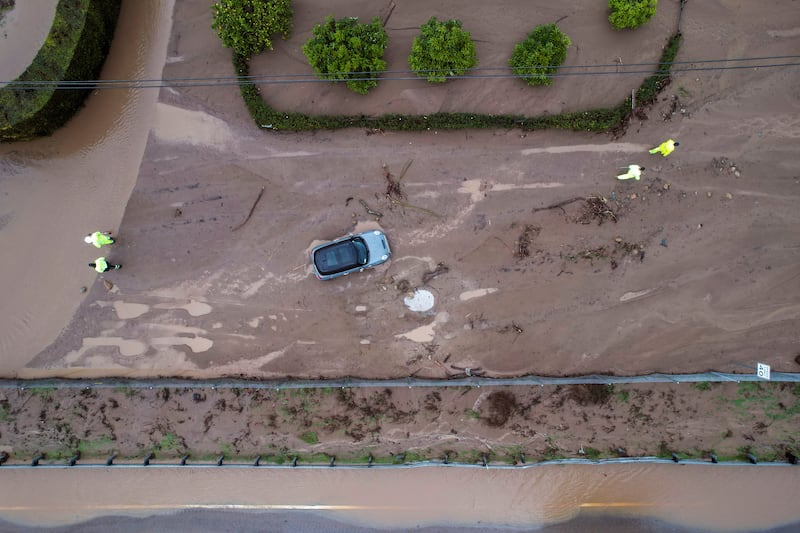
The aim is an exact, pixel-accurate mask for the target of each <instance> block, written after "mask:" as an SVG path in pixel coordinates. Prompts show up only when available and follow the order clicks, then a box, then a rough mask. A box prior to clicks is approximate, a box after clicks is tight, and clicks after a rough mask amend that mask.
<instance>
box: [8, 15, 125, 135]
mask: <svg viewBox="0 0 800 533" xmlns="http://www.w3.org/2000/svg"><path fill="white" fill-rule="evenodd" d="M120 4H121V0H60V1H59V3H58V6H57V7H56V12H55V17H54V19H53V26H52V27H51V28H50V33H49V34H48V36H47V38H46V39H45V42H44V44H43V45H42V48H41V49H40V50H39V53H38V54H37V55H36V58H34V60H33V62H32V63H31V65H30V66H29V67H28V69H27V70H26V71H25V72H23V73H22V75H21V76H20V77H19V78H17V79H16V80H15V81H61V80H94V79H97V77H98V76H99V74H100V70H101V68H102V66H103V61H104V60H105V58H106V55H107V54H108V49H109V47H110V45H111V40H112V38H113V37H114V29H115V27H116V24H117V18H118V16H119V9H120ZM90 92H91V91H90V90H89V89H59V90H56V89H55V88H48V89H42V90H34V89H28V88H25V87H24V86H21V85H18V84H17V85H15V84H14V83H10V84H8V85H6V86H5V87H3V88H0V140H3V141H24V140H29V139H33V138H35V137H40V136H43V135H50V134H51V133H53V132H54V131H55V130H57V129H58V128H60V127H61V126H63V125H64V124H66V123H67V122H68V121H69V119H71V118H72V117H73V116H74V115H75V113H76V112H77V111H78V109H79V108H80V106H81V105H82V104H83V101H84V100H85V99H86V97H87V96H88V95H89V93H90Z"/></svg>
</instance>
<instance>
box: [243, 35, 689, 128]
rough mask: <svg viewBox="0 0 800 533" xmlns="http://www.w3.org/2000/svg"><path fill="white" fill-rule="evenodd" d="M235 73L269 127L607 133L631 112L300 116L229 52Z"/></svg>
mask: <svg viewBox="0 0 800 533" xmlns="http://www.w3.org/2000/svg"><path fill="white" fill-rule="evenodd" d="M680 42H681V35H680V34H676V35H674V36H673V37H672V38H671V39H670V40H669V42H668V43H667V45H666V47H665V48H664V53H663V54H662V56H661V64H660V66H659V70H658V72H657V73H656V74H654V75H653V76H650V77H649V78H647V79H646V80H645V81H644V83H643V84H642V86H641V87H640V88H639V90H638V91H637V93H636V101H637V104H638V105H646V104H647V103H649V102H652V101H653V100H654V99H655V97H656V96H657V95H658V91H659V90H660V89H661V87H663V86H664V82H665V81H666V80H667V79H669V69H670V67H671V65H672V61H673V60H674V59H675V55H676V54H677V53H678V47H679V46H680ZM233 62H234V67H235V69H236V72H237V74H238V75H239V76H241V77H242V78H241V79H240V81H239V89H240V91H241V94H242V98H244V102H245V104H246V105H247V108H248V109H249V111H250V116H252V117H253V120H254V121H255V123H256V125H258V126H259V127H260V128H264V129H270V130H279V131H280V130H286V131H308V130H335V129H342V128H374V129H382V130H395V131H397V130H407V131H425V130H432V129H433V130H447V129H451V130H457V129H483V128H507V129H511V128H518V129H521V130H541V129H548V128H557V129H564V130H573V131H593V132H608V131H616V130H619V129H621V128H624V126H625V124H627V121H628V119H629V118H630V116H631V99H630V96H628V97H627V98H626V99H625V100H624V101H623V102H621V103H620V104H619V105H618V106H616V107H612V108H606V109H592V110H589V111H578V112H575V113H562V114H560V115H547V116H543V117H525V116H522V115H479V114H475V113H434V114H431V115H396V114H392V115H382V116H380V117H367V116H364V115H354V116H347V115H338V116H332V115H314V116H311V115H304V114H302V113H282V112H280V111H277V110H275V109H273V108H271V107H270V106H269V104H267V103H266V102H265V101H264V99H263V98H262V97H261V90H260V88H259V86H258V85H255V84H253V83H252V82H250V81H248V80H247V79H245V77H246V76H248V74H249V65H248V59H247V57H246V56H241V55H236V54H234V58H233Z"/></svg>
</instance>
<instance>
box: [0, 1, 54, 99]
mask: <svg viewBox="0 0 800 533" xmlns="http://www.w3.org/2000/svg"><path fill="white" fill-rule="evenodd" d="M57 5H58V0H17V2H16V3H15V4H14V7H13V8H12V9H11V10H9V11H5V12H4V13H5V14H4V15H3V18H2V20H0V87H2V86H3V85H5V84H6V83H8V82H10V81H13V80H14V79H16V78H17V77H18V76H19V75H20V74H22V73H23V72H25V69H27V68H28V65H30V64H31V62H32V61H33V58H34V57H36V54H37V53H38V52H39V48H41V47H42V44H43V43H44V39H45V37H47V34H48V33H49V31H50V26H52V24H53V16H54V15H55V12H56V6H57Z"/></svg>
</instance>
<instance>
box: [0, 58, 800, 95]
mask: <svg viewBox="0 0 800 533" xmlns="http://www.w3.org/2000/svg"><path fill="white" fill-rule="evenodd" d="M782 59H800V55H787V56H764V57H750V58H733V59H700V60H689V61H673V62H669V63H662V62H649V63H630V64H627V65H625V64H623V63H611V64H595V65H568V66H560V67H559V66H552V65H534V66H530V67H522V68H523V69H530V70H531V72H532V74H531V77H552V78H562V77H574V76H620V75H635V74H636V75H638V74H649V75H669V74H674V73H679V72H708V71H721V70H741V69H750V68H752V69H758V68H778V67H792V66H800V62H784V63H758V64H743V65H741V64H740V65H724V66H713V65H714V64H717V63H734V62H739V63H741V62H753V61H775V60H782ZM705 64H708V65H710V66H696V67H691V66H685V67H682V68H681V67H678V68H674V67H675V66H679V65H705ZM653 66H658V67H659V68H658V69H657V70H655V71H653V70H652V69H637V70H627V69H629V68H631V67H653ZM669 67H673V68H669ZM544 68H557V69H558V71H557V72H555V73H553V74H533V72H534V71H535V70H537V69H544ZM597 68H607V69H608V68H613V69H614V70H613V71H611V70H608V71H599V72H597V71H591V70H585V69H597ZM575 69H584V70H582V71H580V70H579V71H577V72H569V70H575ZM496 71H500V73H498V74H480V73H481V72H496ZM430 72H437V71H434V70H384V71H379V72H333V73H326V74H325V75H326V76H341V77H343V78H344V79H330V78H324V79H320V78H319V77H317V75H316V74H313V73H305V74H288V73H285V74H264V75H249V76H215V77H194V78H169V79H163V78H162V79H141V80H135V79H113V80H61V81H57V80H40V81H14V82H5V83H7V84H8V85H7V86H11V87H12V88H22V89H25V90H50V89H56V90H70V89H73V90H80V89H148V88H163V87H176V88H184V87H213V86H228V85H238V84H239V83H241V82H245V83H247V84H252V85H283V84H295V83H329V82H332V81H333V82H342V81H344V82H347V81H415V80H420V79H421V78H420V77H419V76H418V74H423V75H424V74H427V73H430ZM468 72H469V74H465V75H459V76H447V79H504V78H521V77H523V76H520V75H518V74H514V73H513V71H512V69H511V67H476V68H472V69H468ZM475 73H479V74H475ZM387 74H388V75H389V76H386V75H387ZM0 83H3V82H0Z"/></svg>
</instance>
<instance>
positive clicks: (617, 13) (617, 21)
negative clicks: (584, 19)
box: [608, 0, 658, 30]
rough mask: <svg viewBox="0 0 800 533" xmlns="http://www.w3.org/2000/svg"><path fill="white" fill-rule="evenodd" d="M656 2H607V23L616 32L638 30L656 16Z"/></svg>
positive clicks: (644, 0) (655, 0)
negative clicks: (609, 12)
mask: <svg viewBox="0 0 800 533" xmlns="http://www.w3.org/2000/svg"><path fill="white" fill-rule="evenodd" d="M657 4H658V0H608V7H609V8H610V9H611V14H610V15H609V16H608V21H609V22H610V23H611V25H612V26H614V27H615V28H617V29H618V30H621V29H625V28H638V27H639V26H641V25H642V24H645V23H646V22H647V21H649V20H650V19H651V18H652V17H653V15H655V14H656V5H657Z"/></svg>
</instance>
